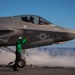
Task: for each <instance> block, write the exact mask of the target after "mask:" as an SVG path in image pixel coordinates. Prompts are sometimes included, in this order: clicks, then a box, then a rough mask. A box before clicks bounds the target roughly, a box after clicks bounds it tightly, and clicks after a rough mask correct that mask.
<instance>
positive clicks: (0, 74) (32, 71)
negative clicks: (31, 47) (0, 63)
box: [0, 66, 75, 75]
mask: <svg viewBox="0 0 75 75" xmlns="http://www.w3.org/2000/svg"><path fill="white" fill-rule="evenodd" d="M0 75H75V68H66V67H65V68H64V67H31V66H30V67H29V66H26V67H24V68H19V71H16V72H15V71H13V70H12V68H11V67H0Z"/></svg>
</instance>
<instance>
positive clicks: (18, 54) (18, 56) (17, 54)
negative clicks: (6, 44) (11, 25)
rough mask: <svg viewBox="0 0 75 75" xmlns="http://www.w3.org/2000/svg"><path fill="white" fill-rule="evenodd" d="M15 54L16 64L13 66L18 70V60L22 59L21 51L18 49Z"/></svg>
mask: <svg viewBox="0 0 75 75" xmlns="http://www.w3.org/2000/svg"><path fill="white" fill-rule="evenodd" d="M15 54H16V59H15V64H14V65H13V67H14V70H17V67H18V62H19V61H20V59H21V53H20V52H17V51H16V53H15Z"/></svg>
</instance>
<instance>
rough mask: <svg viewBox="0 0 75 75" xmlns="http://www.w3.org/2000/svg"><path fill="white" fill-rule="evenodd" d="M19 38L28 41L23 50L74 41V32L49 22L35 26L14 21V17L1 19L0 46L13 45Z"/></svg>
mask: <svg viewBox="0 0 75 75" xmlns="http://www.w3.org/2000/svg"><path fill="white" fill-rule="evenodd" d="M21 17H22V16H20V18H21ZM36 17H37V16H36ZM38 17H39V16H38ZM39 18H40V17H39ZM35 22H36V20H35ZM19 36H21V37H23V38H27V39H28V43H27V44H25V45H24V48H33V47H39V46H45V45H51V44H54V43H60V42H64V41H68V40H72V39H75V31H74V30H70V29H67V28H62V27H59V26H56V25H54V24H52V23H50V24H49V22H48V23H45V24H40V23H38V24H35V23H31V22H25V21H22V20H18V19H17V20H15V18H14V17H1V18H0V46H11V45H15V43H16V40H17V39H18V37H19Z"/></svg>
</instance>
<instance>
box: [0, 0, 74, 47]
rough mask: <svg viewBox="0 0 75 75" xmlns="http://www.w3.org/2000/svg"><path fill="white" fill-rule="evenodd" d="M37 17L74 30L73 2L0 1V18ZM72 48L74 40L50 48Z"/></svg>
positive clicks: (50, 0)
mask: <svg viewBox="0 0 75 75" xmlns="http://www.w3.org/2000/svg"><path fill="white" fill-rule="evenodd" d="M23 14H34V15H39V16H41V17H43V18H45V19H47V20H48V21H50V22H52V23H54V24H56V25H59V26H61V27H65V28H70V29H74V30H75V0H0V17H2V16H13V15H23ZM57 46H58V47H74V46H75V40H73V41H70V42H66V43H65V44H62V45H53V46H52V47H57Z"/></svg>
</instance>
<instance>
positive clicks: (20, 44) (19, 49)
mask: <svg viewBox="0 0 75 75" xmlns="http://www.w3.org/2000/svg"><path fill="white" fill-rule="evenodd" d="M26 43H27V39H23V40H22V41H20V40H17V41H16V50H17V52H20V53H21V52H22V45H23V44H26Z"/></svg>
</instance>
